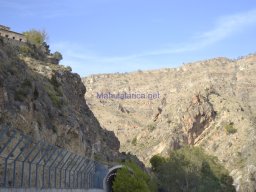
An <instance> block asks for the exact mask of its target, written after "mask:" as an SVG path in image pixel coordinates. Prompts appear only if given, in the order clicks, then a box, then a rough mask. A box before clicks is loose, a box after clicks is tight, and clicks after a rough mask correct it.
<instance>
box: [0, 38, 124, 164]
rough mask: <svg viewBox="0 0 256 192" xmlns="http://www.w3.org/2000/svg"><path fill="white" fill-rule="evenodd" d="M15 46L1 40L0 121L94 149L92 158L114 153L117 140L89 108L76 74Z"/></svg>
mask: <svg viewBox="0 0 256 192" xmlns="http://www.w3.org/2000/svg"><path fill="white" fill-rule="evenodd" d="M17 49H18V48H17V47H15V46H11V45H8V44H6V43H3V42H2V43H1V42H0V126H1V127H5V126H8V127H10V128H11V129H12V128H17V129H19V130H21V131H22V132H24V133H25V134H28V135H31V136H32V137H33V138H34V139H35V140H44V141H46V142H48V143H50V144H53V145H56V146H60V147H63V148H66V149H68V150H70V151H72V152H74V153H77V154H81V155H86V156H91V154H92V150H93V149H94V151H95V158H96V159H100V160H103V161H114V160H116V159H118V157H119V155H120V154H119V152H118V150H119V147H120V143H119V141H118V139H117V138H116V137H115V135H114V133H113V132H111V131H107V130H104V129H102V128H101V127H100V124H99V123H98V121H97V119H96V118H95V116H94V115H93V113H92V112H91V110H90V109H89V108H88V106H87V104H86V101H85V99H84V94H85V91H86V89H85V87H84V85H83V84H82V82H81V79H80V77H79V75H77V74H74V73H71V71H70V69H69V68H65V67H63V66H60V65H55V64H51V63H46V62H43V61H39V60H36V59H33V58H31V57H24V56H20V55H18V51H17Z"/></svg>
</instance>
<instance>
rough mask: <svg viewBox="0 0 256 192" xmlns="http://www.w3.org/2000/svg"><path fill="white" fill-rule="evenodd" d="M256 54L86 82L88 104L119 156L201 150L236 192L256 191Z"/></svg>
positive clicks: (142, 157)
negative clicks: (218, 165)
mask: <svg viewBox="0 0 256 192" xmlns="http://www.w3.org/2000/svg"><path fill="white" fill-rule="evenodd" d="M255 74H256V55H254V54H251V55H248V56H245V57H240V58H238V59H234V60H231V59H227V58H222V57H221V58H215V59H210V60H205V61H198V62H195V63H188V64H185V65H183V66H181V67H179V68H169V69H161V70H153V71H144V72H143V71H138V72H133V73H125V74H101V75H92V76H89V77H86V78H84V79H83V82H84V84H85V86H86V87H87V92H86V94H85V98H86V102H87V104H88V106H89V107H90V109H91V110H92V111H93V113H94V114H95V116H96V118H97V119H98V120H99V122H100V124H101V126H102V127H104V128H106V129H107V130H110V131H114V132H115V134H116V135H117V137H118V139H119V140H120V142H121V151H125V152H131V153H133V154H136V155H137V156H138V157H139V159H140V160H142V161H143V162H144V163H145V164H147V165H148V162H149V159H150V158H151V157H152V156H153V155H155V154H162V155H168V153H169V151H170V150H174V149H178V148H180V147H181V146H184V145H194V146H201V147H202V148H203V149H204V150H205V151H206V152H207V153H209V154H211V155H214V156H216V157H217V158H218V159H219V161H220V162H221V163H222V164H223V165H224V166H225V167H226V168H227V169H228V170H229V172H230V175H231V176H232V177H233V179H234V185H235V186H236V189H237V191H255V190H256V75H255Z"/></svg>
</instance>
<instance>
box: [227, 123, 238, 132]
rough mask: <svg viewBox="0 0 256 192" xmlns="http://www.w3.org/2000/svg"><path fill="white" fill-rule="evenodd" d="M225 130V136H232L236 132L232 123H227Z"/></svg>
mask: <svg viewBox="0 0 256 192" xmlns="http://www.w3.org/2000/svg"><path fill="white" fill-rule="evenodd" d="M225 130H226V132H227V134H234V133H236V132H237V129H236V128H234V123H229V124H227V125H225Z"/></svg>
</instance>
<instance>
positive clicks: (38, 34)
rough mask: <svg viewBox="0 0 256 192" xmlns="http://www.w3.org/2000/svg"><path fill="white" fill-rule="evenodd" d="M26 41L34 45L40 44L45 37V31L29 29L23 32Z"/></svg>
mask: <svg viewBox="0 0 256 192" xmlns="http://www.w3.org/2000/svg"><path fill="white" fill-rule="evenodd" d="M23 34H24V35H25V37H26V39H27V41H28V42H29V43H31V44H34V45H36V46H41V45H43V43H44V42H45V41H46V39H47V33H46V32H45V31H39V30H35V29H31V30H29V31H26V32H24V33H23Z"/></svg>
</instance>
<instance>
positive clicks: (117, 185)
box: [113, 162, 156, 192]
mask: <svg viewBox="0 0 256 192" xmlns="http://www.w3.org/2000/svg"><path fill="white" fill-rule="evenodd" d="M113 191H114V192H155V191H156V185H155V184H154V180H153V179H152V178H151V177H150V176H149V175H148V174H147V173H145V172H144V171H143V170H142V169H141V168H140V167H139V166H137V165H136V164H135V163H132V162H126V163H125V165H124V167H123V168H121V169H119V170H118V171H117V175H116V177H115V180H114V182H113Z"/></svg>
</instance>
